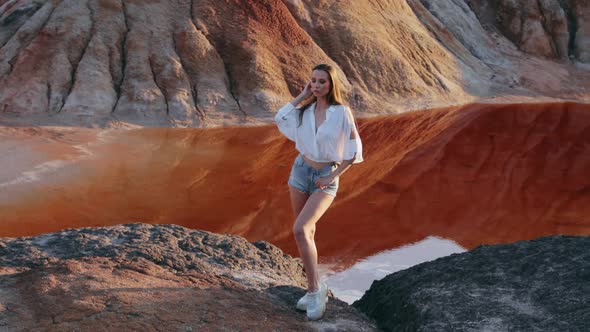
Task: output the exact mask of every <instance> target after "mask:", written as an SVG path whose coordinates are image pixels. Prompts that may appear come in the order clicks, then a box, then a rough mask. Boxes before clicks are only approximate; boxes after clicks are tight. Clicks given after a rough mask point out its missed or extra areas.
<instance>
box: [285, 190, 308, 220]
mask: <svg viewBox="0 0 590 332" xmlns="http://www.w3.org/2000/svg"><path fill="white" fill-rule="evenodd" d="M289 194H290V195H291V207H292V208H293V217H294V218H295V219H297V216H298V215H299V213H300V212H301V210H302V209H303V206H305V202H307V199H308V198H309V194H307V193H304V192H301V191H299V190H297V189H295V188H293V187H291V186H289Z"/></svg>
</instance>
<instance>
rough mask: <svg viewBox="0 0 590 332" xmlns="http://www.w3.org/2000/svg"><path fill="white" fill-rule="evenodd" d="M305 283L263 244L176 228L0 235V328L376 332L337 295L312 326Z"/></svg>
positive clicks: (293, 263)
mask: <svg viewBox="0 0 590 332" xmlns="http://www.w3.org/2000/svg"><path fill="white" fill-rule="evenodd" d="M304 283H305V280H304V274H303V270H302V266H301V263H300V262H299V261H297V260H294V259H292V258H291V257H289V256H288V255H285V254H284V253H283V252H282V251H281V250H280V249H278V248H277V247H275V246H273V245H271V244H269V243H267V242H262V241H260V242H255V243H249V242H247V241H246V240H245V239H243V238H240V237H237V236H230V235H219V234H214V233H210V232H205V231H198V230H190V229H187V228H184V227H180V226H174V225H148V224H126V225H119V226H114V227H100V228H83V229H77V230H76V229H67V230H64V231H61V232H57V233H49V234H45V235H40V236H36V237H28V238H0V330H2V331H40V330H42V331H71V330H83V331H95V330H109V331H121V330H126V331H203V330H205V331H214V330H215V331H217V330H228V331H236V330H240V331H242V330H265V331H270V330H273V331H274V330H280V331H291V330H293V331H346V330H347V331H374V330H376V328H375V327H374V326H373V325H372V324H371V323H370V322H369V321H368V320H367V319H365V318H363V316H362V315H361V314H359V313H358V311H356V310H355V309H354V308H352V307H350V306H348V305H347V304H346V303H344V302H341V301H339V300H337V299H335V298H333V299H332V300H331V301H330V304H329V308H328V313H327V315H326V317H325V318H324V319H323V320H322V321H319V322H308V321H307V319H306V317H305V314H302V313H299V312H297V311H296V310H295V308H294V304H295V302H296V301H297V299H298V298H299V297H300V296H302V295H303V294H304V289H302V288H301V287H302V286H303V285H304Z"/></svg>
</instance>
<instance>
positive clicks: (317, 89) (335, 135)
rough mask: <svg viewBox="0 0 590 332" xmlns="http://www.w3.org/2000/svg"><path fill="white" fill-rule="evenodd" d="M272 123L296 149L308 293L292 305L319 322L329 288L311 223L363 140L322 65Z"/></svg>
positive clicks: (297, 230) (297, 227)
mask: <svg viewBox="0 0 590 332" xmlns="http://www.w3.org/2000/svg"><path fill="white" fill-rule="evenodd" d="M299 104H303V105H302V106H301V107H297V105H299ZM275 122H276V124H277V126H278V128H279V130H280V131H281V133H283V135H285V136H286V137H287V138H288V139H290V140H292V141H294V142H295V148H296V149H297V151H298V152H299V155H298V156H297V158H295V161H294V163H293V167H292V168H291V174H290V176H289V181H288V183H289V192H290V196H291V205H292V207H293V213H294V215H295V223H294V224H293V235H294V237H295V241H296V242H297V248H298V249H299V255H300V257H301V259H302V261H303V266H304V268H305V272H306V275H307V293H306V294H305V296H303V297H302V298H301V299H300V300H299V301H298V302H297V306H296V307H297V309H299V310H304V311H307V317H308V318H309V319H310V320H317V319H320V318H322V317H323V315H324V312H325V310H326V302H327V301H328V287H327V285H326V284H325V282H323V281H321V280H320V278H319V273H318V253H317V249H316V246H315V242H314V234H315V224H316V223H317V222H318V220H319V219H320V218H321V217H322V215H323V214H324V213H325V212H326V210H327V209H328V207H330V205H331V204H332V201H333V200H334V198H335V197H336V192H337V191H338V183H339V178H340V176H341V175H342V174H343V173H344V172H346V170H347V169H348V168H349V167H350V166H351V165H352V164H356V163H360V162H362V161H363V157H362V143H361V140H360V137H359V134H358V131H357V128H356V125H355V121H354V117H353V115H352V113H351V112H350V110H349V109H348V107H346V106H345V105H344V104H343V102H342V97H341V93H340V89H339V81H338V79H337V75H336V71H335V70H334V67H332V66H330V65H326V64H320V65H317V66H315V67H314V68H313V70H312V72H311V79H310V81H309V82H308V83H307V84H306V86H305V88H304V89H303V91H302V92H301V93H300V94H299V96H297V97H296V98H295V99H293V101H291V102H289V103H287V104H286V105H285V106H283V107H282V108H281V109H280V110H279V111H278V112H277V114H276V116H275Z"/></svg>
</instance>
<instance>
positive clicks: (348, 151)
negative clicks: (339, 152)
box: [343, 107, 364, 164]
mask: <svg viewBox="0 0 590 332" xmlns="http://www.w3.org/2000/svg"><path fill="white" fill-rule="evenodd" d="M344 134H345V135H346V137H345V138H344V141H345V144H344V156H343V160H350V159H353V158H354V161H353V162H352V163H353V164H358V163H362V162H363V161H364V159H363V143H362V142H361V137H360V136H359V133H358V130H357V128H356V124H355V122H354V118H353V116H352V113H351V111H350V109H348V107H346V108H345V109H344Z"/></svg>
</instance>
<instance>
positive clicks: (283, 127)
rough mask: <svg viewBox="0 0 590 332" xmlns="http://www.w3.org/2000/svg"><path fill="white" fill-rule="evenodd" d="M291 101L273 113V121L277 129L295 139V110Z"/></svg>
mask: <svg viewBox="0 0 590 332" xmlns="http://www.w3.org/2000/svg"><path fill="white" fill-rule="evenodd" d="M295 110H296V108H295V106H293V104H291V103H287V104H286V105H285V106H283V107H281V109H280V110H279V111H278V112H277V114H276V115H275V123H276V124H277V127H278V128H279V131H280V132H281V133H282V134H283V135H285V136H286V137H287V138H288V139H290V140H292V141H295V137H296V133H297V112H295Z"/></svg>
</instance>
